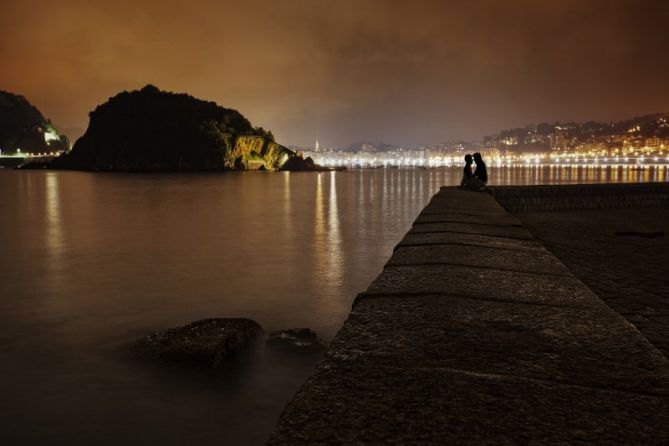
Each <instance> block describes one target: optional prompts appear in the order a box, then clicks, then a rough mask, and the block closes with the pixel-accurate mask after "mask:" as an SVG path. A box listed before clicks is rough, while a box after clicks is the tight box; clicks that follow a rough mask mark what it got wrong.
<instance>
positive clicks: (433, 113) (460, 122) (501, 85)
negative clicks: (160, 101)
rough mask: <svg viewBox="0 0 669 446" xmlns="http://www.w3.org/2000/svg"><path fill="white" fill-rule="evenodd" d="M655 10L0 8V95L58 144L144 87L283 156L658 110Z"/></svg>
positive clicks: (240, 1)
mask: <svg viewBox="0 0 669 446" xmlns="http://www.w3.org/2000/svg"><path fill="white" fill-rule="evenodd" d="M668 27H669V1H643V0H640V1H618V0H605V1H594V0H593V1H591V0H573V1H572V0H560V1H550V0H536V1H515V0H505V1H475V0H469V1H446V0H442V1H420V0H411V1H408V0H402V1H381V0H378V1H374V0H371V1H367V0H354V1H334V0H330V1H319V0H310V1H306V0H305V1H297V0H275V1H253V0H252V1H249V0H237V1H221V0H211V1H205V0H201V1H198V0H191V1H181V2H176V1H168V0H157V1H139V0H135V1H124V0H115V1H91V0H89V1H85V0H59V1H53V0H52V1H33V0H16V1H14V0H0V89H3V90H9V91H12V92H15V93H19V94H22V95H24V96H26V97H27V98H28V99H29V100H30V101H31V102H33V103H34V104H35V105H36V106H37V107H38V108H39V109H40V110H41V111H42V112H43V113H44V114H45V115H46V116H47V117H49V118H51V119H52V120H53V121H54V122H55V124H56V125H58V126H60V127H61V128H63V129H68V128H81V129H85V128H86V126H87V125H88V112H89V111H91V110H92V109H93V108H94V107H95V106H96V105H97V104H99V103H101V102H104V101H105V100H106V99H107V98H108V97H110V96H112V95H114V94H116V93H117V92H119V91H121V90H131V89H137V88H140V87H142V86H143V85H145V84H147V83H152V84H154V85H156V86H158V87H159V88H161V89H164V90H170V91H178V92H187V93H190V94H192V95H194V96H196V97H200V98H203V99H209V100H213V101H216V102H217V103H219V104H220V105H223V106H226V107H232V108H236V109H238V110H239V111H241V112H242V113H243V114H244V115H245V116H246V117H247V118H249V119H250V120H251V122H252V123H253V124H254V125H260V126H263V127H265V128H268V129H270V130H272V131H273V132H274V134H275V135H276V136H277V139H278V140H279V141H280V142H281V143H283V144H298V145H313V143H314V141H315V140H316V138H319V139H320V141H321V145H322V146H346V145H348V144H350V143H353V142H356V141H360V140H365V139H375V140H383V141H387V142H391V143H397V144H407V145H414V144H423V143H431V142H440V141H445V140H454V139H460V138H464V139H478V138H481V137H482V136H483V135H486V134H490V133H494V132H496V131H498V130H500V129H502V128H508V127H515V126H522V125H525V124H527V123H531V122H540V121H554V120H588V119H595V120H610V119H618V118H625V117H630V116H634V115H638V114H645V113H651V112H659V111H669V28H668Z"/></svg>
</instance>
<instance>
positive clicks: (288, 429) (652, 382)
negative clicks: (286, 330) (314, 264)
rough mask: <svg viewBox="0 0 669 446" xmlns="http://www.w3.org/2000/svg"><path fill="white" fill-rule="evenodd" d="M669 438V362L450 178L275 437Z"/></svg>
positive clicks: (276, 440) (484, 197)
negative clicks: (458, 187) (448, 186)
mask: <svg viewBox="0 0 669 446" xmlns="http://www.w3.org/2000/svg"><path fill="white" fill-rule="evenodd" d="M575 443H581V444H602V445H610V444H646V445H649V444H669V362H668V361H667V359H666V358H665V356H664V355H662V354H661V353H660V352H659V351H658V350H657V349H656V348H655V347H654V346H653V345H651V344H650V343H649V342H648V341H647V340H646V338H644V337H643V336H642V335H641V334H640V333H639V331H637V329H636V328H635V327H634V326H633V325H631V324H629V323H628V322H627V321H626V320H625V319H624V318H623V317H621V316H620V315H618V314H617V313H616V312H614V311H613V310H611V309H610V308H609V307H608V306H607V305H606V304H605V303H604V302H603V301H602V300H601V299H599V298H598V297H597V296H596V295H595V294H593V293H592V292H591V291H590V290H589V289H588V288H587V287H586V286H585V285H584V284H583V283H582V282H581V281H580V280H578V279H577V278H576V277H575V276H574V275H573V274H572V273H571V272H570V271H569V270H568V269H567V268H566V267H565V266H564V265H563V264H562V263H561V262H560V261H559V260H558V259H556V258H555V257H554V256H553V254H551V253H550V252H549V251H548V250H547V249H546V248H545V247H544V246H543V245H542V244H541V243H539V242H537V241H536V240H534V239H533V237H532V235H531V234H530V233H529V232H528V231H527V230H526V229H525V228H523V226H522V224H521V222H520V221H519V220H518V219H517V218H515V217H514V216H512V215H510V214H508V213H507V212H506V211H505V210H504V209H503V208H502V207H501V206H500V205H499V204H498V202H497V201H495V199H494V198H493V197H492V196H491V195H490V194H485V193H477V192H464V191H460V190H457V189H454V188H442V189H441V191H440V192H439V193H437V194H436V195H435V196H434V197H433V199H432V201H431V202H430V203H429V204H428V206H427V207H426V208H425V209H424V210H423V211H422V212H421V214H420V215H419V216H418V218H417V219H416V221H415V223H414V225H413V227H412V228H411V230H410V231H409V232H408V233H407V234H406V236H405V237H404V238H403V239H402V241H401V242H400V243H399V244H398V245H397V247H396V248H395V251H394V254H393V256H392V257H391V258H390V260H389V261H388V263H387V264H386V265H385V267H384V270H383V272H382V273H381V274H380V275H379V276H378V277H377V279H376V280H375V281H374V282H373V283H372V284H371V285H370V287H369V288H368V290H367V291H366V292H365V293H363V294H361V295H359V296H358V297H357V298H356V300H355V302H354V304H353V309H352V312H351V314H350V316H349V318H348V320H347V321H346V322H345V324H344V326H343V328H342V329H341V331H340V332H339V333H338V334H337V336H336V337H335V339H334V340H333V341H332V343H331V345H330V348H329V351H328V353H327V355H326V357H325V359H324V360H323V361H322V362H321V363H320V364H319V366H318V369H317V371H316V372H315V374H314V375H312V376H311V377H310V378H309V380H308V381H307V382H306V383H305V384H304V385H303V387H302V388H301V389H300V391H299V392H298V393H297V394H296V395H295V397H294V398H293V400H292V401H291V402H290V403H289V404H288V405H287V406H286V408H285V411H284V413H283V415H282V416H281V419H280V420H279V423H278V425H277V427H276V429H275V431H274V433H273V435H272V437H271V438H270V440H269V442H268V444H270V445H307V444H308V445H313V444H328V445H335V444H342V445H344V444H346V445H349V444H416V445H431V444H434V445H444V444H485V445H487V444H490V445H499V444H575Z"/></svg>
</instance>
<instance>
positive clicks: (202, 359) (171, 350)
mask: <svg viewBox="0 0 669 446" xmlns="http://www.w3.org/2000/svg"><path fill="white" fill-rule="evenodd" d="M260 333H262V327H260V325H258V324H257V323H256V322H255V321H252V320H251V319H245V318H213V319H203V320H200V321H196V322H192V323H190V324H188V325H185V326H183V327H178V328H172V329H169V330H166V331H162V332H158V333H154V334H152V335H149V336H146V337H144V338H141V339H139V340H137V341H135V342H133V343H132V344H130V350H131V352H132V353H133V355H135V356H140V357H145V358H149V359H161V360H165V361H168V362H175V363H181V364H188V365H200V366H209V367H218V366H219V364H220V363H221V361H223V360H224V359H225V358H227V357H228V356H230V355H231V354H233V353H234V352H236V351H237V350H238V349H239V348H240V347H242V346H243V345H244V344H245V343H247V342H248V341H250V340H251V339H253V338H254V337H256V336H257V335H258V334H260Z"/></svg>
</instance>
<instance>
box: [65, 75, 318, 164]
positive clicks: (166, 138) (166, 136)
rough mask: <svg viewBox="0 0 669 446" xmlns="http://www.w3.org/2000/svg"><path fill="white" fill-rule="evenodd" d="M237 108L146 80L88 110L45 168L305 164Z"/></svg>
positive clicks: (307, 162)
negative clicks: (80, 129) (67, 148)
mask: <svg viewBox="0 0 669 446" xmlns="http://www.w3.org/2000/svg"><path fill="white" fill-rule="evenodd" d="M309 161H310V160H309V159H307V160H303V159H302V158H301V157H300V156H299V155H298V154H296V153H295V152H293V151H291V150H289V149H287V148H285V147H283V146H281V145H279V144H277V143H276V142H275V141H274V137H273V136H272V133H271V132H268V131H265V130H264V129H262V128H259V127H253V126H252V125H251V123H250V122H249V121H248V119H246V118H245V117H244V116H243V115H242V114H241V113H239V112H238V111H237V110H233V109H228V108H224V107H220V106H218V105H217V104H216V103H214V102H208V101H203V100H200V99H196V98H194V97H192V96H189V95H187V94H177V93H171V92H166V91H161V90H159V89H158V88H156V87H154V86H152V85H147V86H146V87H144V88H142V89H141V90H135V91H132V92H123V93H119V94H117V95H116V96H114V97H112V98H110V99H109V100H108V101H107V102H106V103H104V104H102V105H100V106H98V107H97V108H96V109H95V110H94V111H93V112H91V114H90V123H89V126H88V129H87V130H86V133H85V134H84V135H83V136H82V137H81V138H79V140H77V142H76V144H75V145H74V148H73V149H72V151H71V152H70V153H69V154H67V155H65V156H62V157H60V158H59V159H57V160H55V161H54V162H53V163H52V167H55V168H65V169H78V170H93V171H126V172H132V171H137V172H141V171H177V172H178V171H220V170H233V169H234V170H244V169H248V170H258V169H264V170H279V169H283V168H288V167H290V168H291V170H309V168H310V166H313V163H311V164H310V163H309Z"/></svg>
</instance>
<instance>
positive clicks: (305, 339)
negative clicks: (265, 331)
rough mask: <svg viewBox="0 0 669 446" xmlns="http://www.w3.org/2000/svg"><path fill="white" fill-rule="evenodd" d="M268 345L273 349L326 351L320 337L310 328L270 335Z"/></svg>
mask: <svg viewBox="0 0 669 446" xmlns="http://www.w3.org/2000/svg"><path fill="white" fill-rule="evenodd" d="M267 344H268V345H270V346H272V347H279V348H285V349H290V350H293V351H309V352H315V351H320V350H324V349H325V345H324V344H323V343H322V342H321V340H320V339H318V335H316V333H315V332H314V331H313V330H310V329H309V328H291V329H288V330H277V331H273V332H272V333H270V334H269V338H268V339H267Z"/></svg>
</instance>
